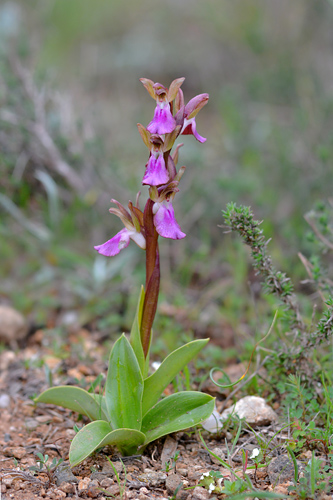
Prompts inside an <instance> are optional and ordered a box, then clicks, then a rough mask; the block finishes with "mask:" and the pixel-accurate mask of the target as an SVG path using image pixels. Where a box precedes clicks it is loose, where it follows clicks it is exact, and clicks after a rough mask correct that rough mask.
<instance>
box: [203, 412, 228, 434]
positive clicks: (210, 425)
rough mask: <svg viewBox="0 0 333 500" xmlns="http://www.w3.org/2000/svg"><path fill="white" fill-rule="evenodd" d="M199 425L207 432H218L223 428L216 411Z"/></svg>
mask: <svg viewBox="0 0 333 500" xmlns="http://www.w3.org/2000/svg"><path fill="white" fill-rule="evenodd" d="M201 425H202V427H203V428H204V429H205V431H208V432H218V431H220V430H221V429H222V427H223V424H222V422H221V415H220V413H219V412H218V411H217V410H216V409H215V410H213V413H212V414H211V416H210V417H208V418H207V420H204V421H203V422H202V424H201Z"/></svg>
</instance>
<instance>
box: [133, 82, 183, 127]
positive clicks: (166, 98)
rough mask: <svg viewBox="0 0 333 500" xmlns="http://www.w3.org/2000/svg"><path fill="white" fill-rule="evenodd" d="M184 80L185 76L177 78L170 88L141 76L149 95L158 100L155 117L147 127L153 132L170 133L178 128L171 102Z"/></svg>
mask: <svg viewBox="0 0 333 500" xmlns="http://www.w3.org/2000/svg"><path fill="white" fill-rule="evenodd" d="M184 80H185V78H177V79H176V80H174V81H173V82H171V85H170V87H169V89H167V88H166V87H164V85H162V84H161V83H158V82H156V83H154V82H153V81H152V80H149V79H148V78H140V81H141V82H142V84H143V85H144V87H145V88H146V89H147V90H148V92H149V95H150V96H151V97H152V98H153V99H155V101H156V108H155V112H154V118H153V119H152V121H151V122H150V123H149V125H148V127H147V130H148V131H149V132H150V133H151V134H159V135H162V134H169V133H170V132H172V131H173V130H174V129H175V128H176V120H175V119H174V117H173V116H172V113H171V108H170V102H172V101H173V100H174V99H175V98H176V96H177V92H178V90H179V89H180V86H181V85H182V83H183V81H184Z"/></svg>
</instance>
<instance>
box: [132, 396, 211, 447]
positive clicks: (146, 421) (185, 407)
mask: <svg viewBox="0 0 333 500" xmlns="http://www.w3.org/2000/svg"><path fill="white" fill-rule="evenodd" d="M214 404H215V398H212V397H211V396H209V395H208V394H204V393H203V392H196V391H184V392H177V393H176V394H172V395H171V396H168V397H167V398H165V399H162V401H159V402H158V403H156V405H155V406H154V407H153V408H152V409H151V410H150V411H149V412H148V413H146V415H145V416H144V418H143V420H142V427H141V431H142V432H143V433H144V434H146V436H147V440H146V441H145V444H148V443H150V442H151V441H154V440H155V439H158V438H160V437H161V436H165V435H166V434H170V433H172V432H177V431H180V430H183V429H187V428H189V427H193V426H194V425H197V424H200V423H201V422H203V421H204V420H206V419H207V418H208V417H209V416H210V415H211V413H212V411H213V410H214Z"/></svg>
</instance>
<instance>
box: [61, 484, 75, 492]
mask: <svg viewBox="0 0 333 500" xmlns="http://www.w3.org/2000/svg"><path fill="white" fill-rule="evenodd" d="M59 490H61V491H63V492H64V493H69V494H72V493H75V486H74V484H73V483H65V482H62V483H61V485H60V486H59Z"/></svg>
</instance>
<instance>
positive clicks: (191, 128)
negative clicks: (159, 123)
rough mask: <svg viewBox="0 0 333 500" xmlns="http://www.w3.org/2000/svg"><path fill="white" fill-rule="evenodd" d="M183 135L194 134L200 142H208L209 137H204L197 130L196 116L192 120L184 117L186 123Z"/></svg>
mask: <svg viewBox="0 0 333 500" xmlns="http://www.w3.org/2000/svg"><path fill="white" fill-rule="evenodd" d="M181 133H182V134H183V135H194V137H195V138H196V140H197V141H199V142H206V141H207V139H206V138H205V137H202V136H201V135H200V134H198V132H197V125H196V123H195V118H191V119H190V120H187V119H186V118H184V125H183V128H182V132H181Z"/></svg>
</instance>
